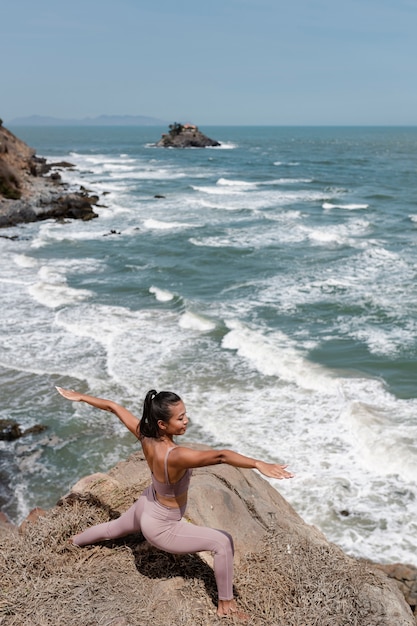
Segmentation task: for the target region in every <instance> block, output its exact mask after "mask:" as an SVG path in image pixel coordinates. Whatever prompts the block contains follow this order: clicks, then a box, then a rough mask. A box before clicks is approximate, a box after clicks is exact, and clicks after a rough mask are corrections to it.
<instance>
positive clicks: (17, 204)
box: [0, 120, 99, 228]
mask: <svg viewBox="0 0 417 626" xmlns="http://www.w3.org/2000/svg"><path fill="white" fill-rule="evenodd" d="M66 167H72V165H71V164H70V163H66V162H60V163H47V162H46V159H44V158H41V157H38V156H36V152H35V150H34V149H33V148H30V147H29V146H28V145H27V144H26V143H25V142H24V141H22V140H21V139H19V138H18V137H16V136H15V135H14V134H13V133H12V132H10V131H9V130H7V129H6V128H5V127H4V126H3V125H2V123H1V120H0V228H2V227H6V226H15V225H16V224H19V223H22V222H35V221H38V220H45V219H48V218H55V219H65V218H72V219H82V220H90V219H92V218H94V217H98V215H97V213H95V212H94V211H93V209H92V207H93V206H94V205H95V204H97V202H98V199H99V198H98V196H92V195H90V194H89V193H88V192H86V191H85V190H83V189H80V190H79V191H78V190H77V191H69V190H68V187H67V186H66V185H65V184H63V183H62V181H61V175H60V173H59V172H60V171H62V169H63V168H66Z"/></svg>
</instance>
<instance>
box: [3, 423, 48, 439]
mask: <svg viewBox="0 0 417 626" xmlns="http://www.w3.org/2000/svg"><path fill="white" fill-rule="evenodd" d="M45 429H46V426H44V425H42V424H35V426H31V427H30V428H27V429H26V430H22V429H21V427H20V425H19V424H18V423H17V422H15V420H10V419H0V439H3V440H5V441H13V439H19V438H20V437H23V435H29V434H30V433H34V434H37V433H41V432H42V431H44V430H45Z"/></svg>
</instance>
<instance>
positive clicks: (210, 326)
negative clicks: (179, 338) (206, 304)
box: [179, 311, 216, 332]
mask: <svg viewBox="0 0 417 626" xmlns="http://www.w3.org/2000/svg"><path fill="white" fill-rule="evenodd" d="M179 325H180V326H181V328H187V329H190V330H198V331H200V332H209V331H211V330H214V329H215V328H216V324H215V323H214V322H212V321H211V320H208V319H207V318H205V317H203V316H202V315H197V314H196V313H191V312H189V311H187V312H186V313H184V314H183V315H182V316H181V317H180V320H179Z"/></svg>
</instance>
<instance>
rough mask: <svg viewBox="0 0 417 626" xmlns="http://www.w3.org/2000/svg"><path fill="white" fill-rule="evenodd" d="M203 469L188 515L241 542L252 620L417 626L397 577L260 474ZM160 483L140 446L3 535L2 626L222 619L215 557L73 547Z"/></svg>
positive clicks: (125, 546) (240, 582)
mask: <svg viewBox="0 0 417 626" xmlns="http://www.w3.org/2000/svg"><path fill="white" fill-rule="evenodd" d="M190 447H195V448H198V449H207V447H206V446H190ZM193 474H194V475H193V480H192V482H191V488H190V494H189V503H188V507H187V513H186V519H188V521H190V522H193V523H196V524H204V525H210V526H212V527H215V528H221V529H224V530H226V531H228V532H230V533H231V534H232V535H233V537H234V542H235V591H236V595H237V597H238V602H239V604H240V606H241V607H242V609H243V610H244V611H246V612H248V613H249V614H250V615H251V616H252V617H251V619H250V621H249V622H248V623H249V624H252V625H254V626H271V625H274V626H300V625H301V624H302V626H313V625H314V626H316V625H317V624H320V626H334V625H335V624H357V625H358V626H415V622H414V618H413V615H412V613H411V610H410V608H409V606H408V605H407V604H406V602H405V600H404V597H403V595H402V594H401V593H400V591H399V589H398V588H397V585H396V584H395V582H394V581H392V580H390V579H389V577H388V576H387V575H386V574H385V573H383V572H382V571H381V570H380V569H378V568H377V567H376V566H374V565H373V564H371V563H369V562H365V561H359V560H356V559H353V558H351V557H349V556H347V555H346V554H345V553H344V552H343V551H342V550H341V549H340V548H338V547H337V546H335V545H333V544H331V543H329V542H328V541H327V540H326V538H325V536H324V535H323V534H322V533H321V532H320V531H318V530H317V529H316V528H314V527H313V526H309V525H307V524H306V523H305V522H304V521H303V520H302V519H301V517H300V516H299V515H298V514H297V513H296V511H295V510H294V509H293V508H292V507H291V506H290V504H289V503H288V502H286V500H285V499H284V498H283V497H282V496H281V495H280V494H279V492H278V491H276V490H275V489H274V488H273V487H272V486H271V485H270V484H269V483H268V482H267V481H266V480H264V479H263V478H262V477H261V476H260V475H259V474H258V473H257V472H255V471H253V470H243V469H238V468H234V467H230V466H228V465H216V466H212V467H207V468H200V469H197V470H194V471H193ZM149 483H150V472H149V468H148V465H147V463H146V461H145V459H144V456H143V454H142V452H141V451H140V452H137V453H135V454H133V455H132V456H131V457H130V458H129V459H128V460H127V461H123V462H120V463H118V464H117V465H116V466H115V467H114V468H113V469H111V470H110V471H109V472H108V473H107V474H103V473H98V474H93V475H91V476H87V477H85V478H83V479H81V480H80V481H79V482H78V483H77V484H76V485H75V486H74V487H73V488H72V490H71V492H70V493H69V494H67V495H66V496H64V497H63V498H62V499H61V501H60V502H59V503H58V505H57V506H56V507H55V508H54V509H52V510H50V511H48V512H46V513H45V512H43V511H40V512H39V511H38V512H36V513H35V517H37V521H35V522H32V523H27V524H25V525H24V526H23V527H21V529H20V530H21V532H20V533H19V534H16V532H12V531H10V533H9V534H8V536H7V538H4V536H3V539H2V541H1V546H0V547H1V549H0V569H1V570H2V572H4V574H3V575H2V591H3V600H2V599H1V598H0V615H3V616H4V617H3V619H4V621H2V622H1V623H2V624H3V625H4V626H8V625H9V624H10V625H13V624H17V623H18V622H16V621H13V619H15V618H16V617H17V616H18V618H19V619H20V622H19V623H25V624H35V623H42V624H44V626H49V625H50V626H52V625H54V626H55V624H57V623H62V624H66V626H72V625H74V626H75V625H76V624H77V625H78V624H126V625H128V626H139V625H140V626H151V625H152V626H169V625H172V626H173V625H174V624H175V625H178V624H182V625H183V626H209V625H211V624H213V625H214V624H217V623H218V619H217V618H216V616H215V602H216V591H215V582H214V577H213V572H212V569H211V564H212V561H211V555H209V554H201V553H200V554H199V555H171V554H167V553H165V552H161V551H159V550H157V549H156V548H153V547H152V546H150V545H149V544H148V543H147V542H146V541H145V540H144V538H143V537H142V536H141V535H134V536H131V537H125V538H123V539H119V540H117V541H110V542H103V543H101V544H97V545H94V546H88V547H84V548H82V549H80V548H77V547H74V546H70V545H69V544H68V542H67V540H68V538H69V537H70V536H72V535H74V534H76V533H77V532H80V531H81V530H83V529H84V528H86V527H88V526H90V525H92V524H96V523H100V522H105V521H108V520H109V519H113V518H115V517H118V515H120V514H121V513H122V512H123V511H125V510H126V509H127V508H128V507H130V505H131V504H132V502H133V501H134V500H135V499H136V498H137V497H138V495H139V494H140V493H141V492H142V490H143V488H144V487H145V486H146V485H148V484H149ZM38 513H40V515H38ZM0 539H1V536H0ZM15 564H17V565H15ZM22 571H23V572H24V576H22ZM1 611H2V613H1ZM0 621H1V617H0Z"/></svg>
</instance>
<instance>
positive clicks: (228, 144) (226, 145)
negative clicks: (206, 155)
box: [206, 141, 239, 150]
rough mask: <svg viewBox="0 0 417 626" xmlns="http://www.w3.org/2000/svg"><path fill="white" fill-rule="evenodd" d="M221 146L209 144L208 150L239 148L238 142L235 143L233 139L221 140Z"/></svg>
mask: <svg viewBox="0 0 417 626" xmlns="http://www.w3.org/2000/svg"><path fill="white" fill-rule="evenodd" d="M219 143H220V146H208V147H207V148H206V150H234V149H235V148H238V147H239V146H238V144H237V143H233V141H219Z"/></svg>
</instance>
